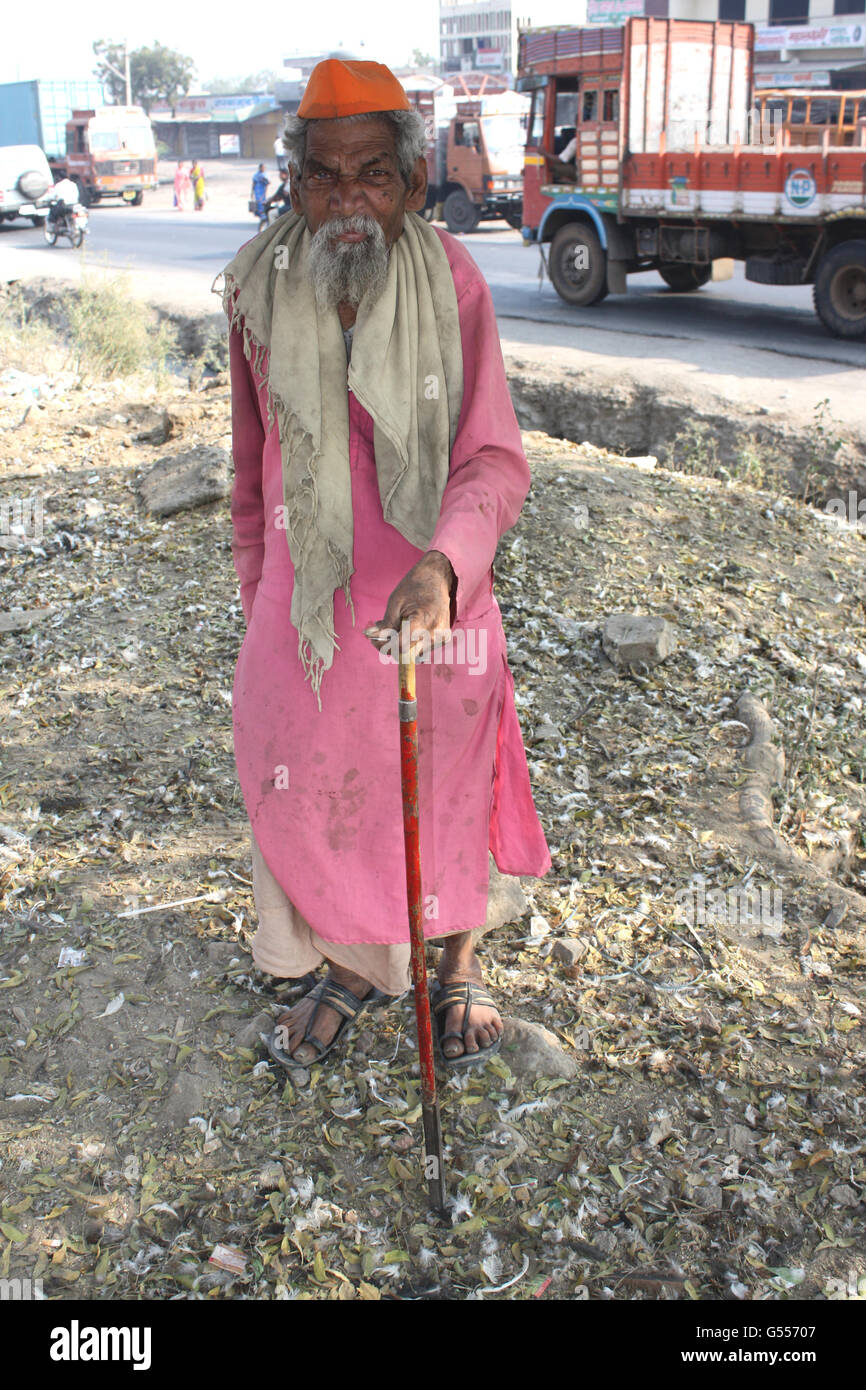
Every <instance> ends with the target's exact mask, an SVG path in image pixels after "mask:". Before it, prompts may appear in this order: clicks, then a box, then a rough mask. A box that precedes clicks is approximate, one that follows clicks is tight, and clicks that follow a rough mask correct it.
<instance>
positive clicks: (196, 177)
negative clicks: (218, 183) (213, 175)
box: [189, 160, 207, 212]
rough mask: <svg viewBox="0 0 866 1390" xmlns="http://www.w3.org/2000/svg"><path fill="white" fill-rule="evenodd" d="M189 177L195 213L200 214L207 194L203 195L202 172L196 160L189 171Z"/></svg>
mask: <svg viewBox="0 0 866 1390" xmlns="http://www.w3.org/2000/svg"><path fill="white" fill-rule="evenodd" d="M189 177H190V182H191V183H192V189H193V193H194V195H195V210H196V212H201V210H202V208H203V207H204V205H205V199H206V198H207V194H206V193H205V187H204V170H203V169H202V167H201V165H200V164H199V162H198V160H196V161H195V163H194V164H193V166H192V168H191V169H190V171H189Z"/></svg>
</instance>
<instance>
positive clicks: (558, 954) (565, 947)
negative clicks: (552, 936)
mask: <svg viewBox="0 0 866 1390" xmlns="http://www.w3.org/2000/svg"><path fill="white" fill-rule="evenodd" d="M588 949H589V948H588V946H587V944H586V942H585V941H583V940H581V939H580V938H578V940H576V941H575V940H573V939H572V938H571V937H560V938H559V940H558V941H554V943H553V950H552V951H551V955H552V956H553V959H554V960H557V961H559V963H560V965H565V966H567V967H568V968H569V969H575V968H576V967H577V965H578V963H579V962H580V961H582V960H583V958H584V956H585V955H586V953H587V950H588Z"/></svg>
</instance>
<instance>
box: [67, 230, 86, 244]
mask: <svg viewBox="0 0 866 1390" xmlns="http://www.w3.org/2000/svg"><path fill="white" fill-rule="evenodd" d="M70 240H71V241H72V245H73V246H74V247H76V249H77V248H78V247H79V246H83V245H84V231H83V230H82V228H81V227H77V228H76V230H75V231H74V232H73V233H72V236H71V238H70Z"/></svg>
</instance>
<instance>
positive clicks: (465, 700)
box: [223, 59, 550, 1067]
mask: <svg viewBox="0 0 866 1390" xmlns="http://www.w3.org/2000/svg"><path fill="white" fill-rule="evenodd" d="M346 117H351V118H352V119H351V120H347V119H345V118H346ZM287 143H288V154H289V164H290V166H291V171H292V172H291V197H292V208H293V215H292V216H289V217H284V218H282V219H280V221H279V222H278V223H275V224H274V225H273V226H272V227H270V228H269V229H268V230H267V231H266V232H262V233H261V234H260V235H258V236H257V237H255V238H253V240H252V241H250V242H248V243H247V244H246V245H245V246H244V247H242V249H241V250H240V252H239V253H238V254H237V256H235V258H234V260H233V261H232V262H231V263H230V264H229V265H228V266H227V267H226V270H225V285H224V290H223V304H224V307H225V309H226V312H227V314H228V316H229V323H230V330H231V331H230V334H229V342H230V362H231V379H232V429H233V438H234V447H233V453H234V468H235V481H234V486H233V492H232V504H231V509H232V526H233V531H232V550H233V556H234V563H235V568H236V572H237V575H238V579H239V582H240V596H241V605H242V608H243V613H244V617H245V620H246V623H247V629H246V635H245V637H244V641H243V644H242V647H241V652H240V655H239V658H238V663H237V670H236V673H235V682H234V696H233V713H234V731H235V757H236V762H237V768H238V775H239V779H240V784H241V789H242V792H243V796H244V801H245V804H246V808H247V812H248V815H249V818H250V822H251V832H252V841H251V849H252V881H253V893H254V898H255V905H256V911H257V915H258V930H257V932H256V935H255V938H254V940H253V944H252V949H253V957H254V960H255V962H256V964H257V966H258V967H259V968H260V969H261V970H263V971H267V972H269V973H270V974H272V975H275V976H279V977H288V978H298V977H300V976H303V975H305V974H307V973H308V972H310V971H312V970H315V969H316V968H317V967H318V966H319V965H320V964H321V963H322V962H323V961H324V962H326V963H327V966H328V974H327V977H326V978H325V979H324V980H323V981H322V982H320V983H319V984H318V985H316V987H315V988H314V989H313V990H311V991H310V992H309V993H308V994H306V995H305V996H304V997H303V998H302V999H301V1000H299V1001H298V1002H297V1003H296V1004H295V1005H294V1006H293V1007H292V1008H290V1009H288V1010H287V1011H285V1012H284V1013H282V1014H281V1015H280V1016H279V1017H278V1019H277V1021H276V1027H275V1029H274V1032H273V1034H272V1035H271V1038H270V1043H269V1050H270V1051H271V1055H272V1056H273V1057H275V1058H276V1059H277V1060H278V1061H280V1062H282V1063H283V1064H284V1065H287V1066H288V1065H298V1064H302V1065H309V1064H310V1063H312V1062H315V1061H317V1060H320V1059H322V1058H324V1057H325V1056H326V1055H327V1054H328V1053H329V1052H330V1051H331V1049H332V1048H333V1047H334V1046H335V1045H336V1044H337V1042H338V1040H339V1039H340V1037H341V1036H342V1034H343V1033H344V1030H345V1029H346V1028H347V1027H348V1025H349V1023H350V1022H351V1020H352V1019H354V1018H355V1017H356V1016H357V1014H358V1013H359V1012H360V1011H361V1010H362V1009H364V1008H365V1007H366V1006H369V1005H370V1003H371V1002H372V1001H373V1000H374V999H376V998H381V994H385V995H394V994H397V993H400V992H402V991H404V990H405V989H407V988H408V985H409V971H408V965H409V944H408V915H407V896H406V875H405V861H404V846H403V828H402V799H401V781H400V739H399V733H398V721H397V717H396V713H395V709H394V705H395V700H396V695H397V671H396V667H395V666H394V665H393V663H391V662H389V661H386V659H385V653H388V654H389V655H390V656H392V657H393V656H394V655H397V654H399V651H400V647H399V639H398V638H397V634H400V633H401V632H402V633H404V634H405V633H406V632H407V631H408V632H411V633H412V634H413V636H414V640H415V642H416V644H420V646H421V649H422V655H423V654H424V653H425V651H426V654H427V655H428V656H429V657H430V658H431V659H429V660H424V661H422V662H420V663H419V665H418V667H417V687H418V689H417V710H418V726H419V745H420V769H419V770H420V786H421V809H420V841H421V857H422V884H423V893H424V904H425V907H424V912H425V922H424V928H425V934H426V936H427V937H428V938H429V939H430V940H431V941H432V942H434V943H435V944H438V945H441V946H442V955H441V960H440V964H439V967H438V970H437V979H438V989H437V992H436V994H435V997H434V1000H433V1007H434V1013H435V1018H436V1026H437V1030H438V1035H439V1046H440V1051H441V1055H442V1057H443V1059H444V1061H445V1063H446V1065H448V1066H452V1067H456V1066H460V1065H467V1064H473V1063H478V1062H483V1061H484V1060H485V1059H486V1057H487V1056H489V1055H490V1053H491V1052H492V1051H494V1050H495V1049H496V1048H497V1047H498V1046H499V1043H500V1040H501V1034H502V1020H501V1017H500V1014H499V1011H498V1009H497V1007H496V1004H495V1002H494V1000H493V998H492V997H491V996H490V994H489V993H488V992H487V990H486V988H485V986H484V981H483V977H482V972H481V965H480V962H479V960H478V958H477V956H476V954H475V949H474V943H473V929H474V928H478V927H481V926H483V924H484V923H485V920H486V913H487V895H488V880H489V858H488V852H489V851H492V853H493V856H494V859H495V861H496V864H497V865H498V867H499V869H500V870H501V871H503V872H506V873H511V874H529V875H535V876H541V875H543V874H545V873H546V872H547V870H548V869H549V867H550V855H549V852H548V848H547V845H546V843H545V839H544V835H543V833H542V830H541V826H540V825H539V822H538V817H537V815H536V811H535V807H534V805H533V801H532V793H531V789H530V784H529V774H528V770H527V765H526V755H525V752H524V748H523V742H522V738H521V733H520V726H519V723H518V719H517V713H516V709H515V703H514V682H513V679H512V676H511V673H510V670H509V668H508V664H507V660H506V649H505V638H504V634H503V629H502V620H501V615H500V612H499V607H498V605H497V603H496V600H495V598H494V596H493V589H492V582H493V570H492V565H493V559H494V554H495V551H496V544H497V541H498V539H499V537H500V536H501V535H502V534H503V532H505V531H506V530H507V529H508V528H509V527H510V526H512V525H513V524H514V522H515V521H516V519H517V517H518V515H519V512H520V509H521V506H522V504H523V501H524V499H525V497H526V495H527V492H528V490H529V485H530V473H529V468H528V465H527V463H526V459H525V456H524V453H523V449H522V445H521V441H520V431H519V429H518V425H517V421H516V419H515V416H514V410H513V408H512V405H511V399H510V396H509V393H508V385H507V382H506V378H505V370H504V366H503V362H502V352H501V348H500V345H499V337H498V332H497V326H496V318H495V315H494V311H493V304H492V301H491V297H490V292H489V290H488V288H487V286H486V284H485V282H484V280H483V278H482V276H481V273H480V271H479V270H478V268H477V266H476V264H475V262H474V260H473V259H472V257H471V256H470V255H469V253H468V252H467V251H465V250H464V248H463V247H462V245H461V244H460V242H459V241H458V240H457V239H456V238H454V237H451V236H449V235H448V233H447V232H445V231H441V230H440V229H439V228H434V227H433V226H431V225H430V224H428V223H426V222H425V221H424V219H423V218H422V217H420V216H419V213H420V211H421V209H422V208H423V207H424V202H425V196H426V185H427V168H426V162H425V157H424V155H425V148H426V140H425V134H424V123H423V120H422V118H421V117H420V116H418V115H417V113H415V112H412V111H411V110H410V109H409V103H408V100H407V98H406V95H405V93H404V91H403V88H402V87H401V86H400V84H399V82H398V81H397V79H396V78H395V77H394V75H393V74H392V73H391V72H390V71H389V70H388V69H387V68H385V67H383V66H381V65H380V64H378V63H370V62H355V61H352V62H345V63H344V62H341V61H339V60H337V59H328V60H326V61H324V62H322V63H320V64H319V65H318V66H317V67H316V68H315V69H314V71H313V73H312V75H311V77H310V80H309V83H308V85H307V88H306V92H305V94H304V98H303V100H302V102H301V105H300V107H299V110H298V113H297V116H293V117H290V118H289V121H288V131H287ZM275 266H276V267H277V269H276V271H275V269H274V267H275ZM350 581H351V583H350ZM338 590H341V591H342V594H338V592H337V591H338ZM404 624H406V625H407V626H406V628H404V626H403V625H404ZM434 634H435V637H434ZM449 634H450V640H447V639H448V637H449ZM395 648H396V649H395ZM440 658H441V659H440Z"/></svg>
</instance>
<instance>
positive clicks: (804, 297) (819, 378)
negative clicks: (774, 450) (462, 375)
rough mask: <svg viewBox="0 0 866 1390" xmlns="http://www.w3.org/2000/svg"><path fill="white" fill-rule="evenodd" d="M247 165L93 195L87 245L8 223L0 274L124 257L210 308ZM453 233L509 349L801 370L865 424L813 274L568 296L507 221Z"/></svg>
mask: <svg viewBox="0 0 866 1390" xmlns="http://www.w3.org/2000/svg"><path fill="white" fill-rule="evenodd" d="M254 167H255V166H254V164H253V163H252V161H244V162H242V163H237V164H228V163H227V162H226V163H224V164H219V165H218V164H213V165H211V166H210V169H208V168H206V173H207V174H208V180H209V183H208V186H209V201H208V203H207V206H206V207H205V209H204V211H203V212H201V213H193V212H189V213H178V212H177V211H175V210H174V209H173V207H172V189H171V186H170V185H163V186H161V187H160V188H159V189H158V190H157V191H156V192H154V193H152V194H147V195H146V196H145V201H144V203H143V205H142V206H141V207H138V208H133V207H128V206H123V205H118V204H115V203H110V204H104V205H100V206H98V207H96V208H94V209H92V210H91V216H90V234H89V236H88V240H87V244H86V247H85V254H84V257H83V259H82V257H81V255H80V254H79V253H77V252H74V251H72V250H71V249H70V248H68V246H67V245H66V244H64V245H62V246H58V247H55V248H49V247H47V246H46V245H45V243H44V239H43V237H42V233H41V231H38V230H37V229H34V228H32V227H31V226H30V225H29V224H22V223H14V224H9V223H4V224H2V225H0V279H2V280H8V279H14V278H19V277H21V278H30V277H32V276H37V275H38V276H42V275H46V276H63V277H68V278H77V277H78V276H79V275H80V273H81V267H82V264H83V265H84V266H90V267H92V268H95V269H97V270H107V269H112V268H113V269H125V270H128V271H129V273H130V277H131V287H132V289H133V291H134V292H135V293H137V294H139V295H141V296H142V297H143V298H147V299H150V300H154V301H157V302H162V303H163V304H166V305H172V306H174V307H175V308H177V309H179V310H183V311H187V312H197V313H202V312H216V311H218V309H219V304H218V301H217V298H216V296H214V295H212V294H211V293H210V286H211V284H212V281H213V279H214V277H215V276H216V275H217V273H218V272H219V271H220V269H221V268H222V267H223V266H224V265H225V264H226V263H227V261H229V260H230V259H231V257H232V255H233V254H234V252H235V251H236V249H237V248H238V247H239V246H240V245H241V244H242V243H243V242H244V241H246V240H248V239H249V237H250V236H251V235H253V234H254V232H255V220H254V218H253V217H252V216H250V215H249V214H248V213H247V212H246V199H247V197H248V194H249V179H250V177H251V174H252V171H253V169H254ZM463 241H464V244H465V245H466V246H467V247H468V249H469V250H470V252H471V253H472V255H473V256H474V257H475V259H476V261H477V262H478V264H479V266H480V268H481V270H482V271H483V273H484V275H485V277H486V278H487V281H488V283H489V285H490V287H491V291H492V294H493V301H494V305H495V307H496V312H497V317H498V319H499V322H500V331H501V334H502V337H503V341H504V344H506V343H507V345H508V349H510V350H511V351H515V350H525V352H526V353H529V354H531V355H534V356H538V351H539V349H541V348H548V347H549V348H552V349H556V350H558V351H559V352H560V354H562V353H566V354H567V353H569V352H574V353H576V354H578V355H582V356H584V357H586V356H587V355H589V356H590V357H591V358H593V359H594V360H597V361H598V362H602V361H608V362H609V363H610V364H611V365H612V366H616V364H617V363H619V364H621V363H622V362H623V359H629V360H630V361H636V362H637V363H646V362H647V361H648V360H649V359H653V360H654V361H656V362H657V361H659V360H660V359H663V360H664V361H666V362H671V363H674V364H680V366H682V367H683V369H685V370H688V371H689V372H690V374H691V376H692V378H694V374H695V369H697V371H698V372H699V373H700V374H706V376H707V381H706V384H707V386H708V388H709V389H713V390H720V391H721V392H722V394H724V393H725V391H727V390H729V389H730V388H729V387H728V386H726V385H725V382H727V381H729V379H733V378H736V379H737V391H736V392H735V394H737V393H739V395H740V396H742V394H743V392H744V391H748V389H749V383H750V382H751V381H752V380H753V379H754V378H755V377H756V376H757V377H758V378H760V379H761V380H762V381H763V382H766V381H767V380H768V379H772V378H775V377H782V378H785V379H789V380H793V381H794V382H795V383H797V382H805V383H806V385H807V394H808V401H806V400H805V399H804V401H803V402H801V403H802V404H804V405H808V407H809V408H810V409H812V408H814V406H815V405H816V404H817V402H818V401H820V400H821V399H822V398H823V395H824V394H829V395H830V396H831V398H833V399H834V406H835V404H836V398H838V402H839V409H838V411H837V412H836V413H837V414H838V418H840V419H841V420H845V421H846V422H847V423H850V424H852V425H857V426H858V427H862V428H864V430H866V405H863V404H861V402H862V401H863V400H864V399H866V390H864V388H866V375H863V376H861V373H864V372H866V343H851V342H845V341H842V340H840V339H836V338H832V337H830V336H829V335H828V334H827V332H826V331H825V329H824V327H823V325H822V324H821V323H820V321H819V320H818V318H817V316H816V315H815V313H814V311H813V309H812V293H811V289H810V288H809V287H799V286H796V287H775V286H766V285H753V284H750V283H749V282H747V281H746V280H745V279H744V277H743V270H742V266H741V265H737V266H736V268H735V274H734V278H733V279H732V280H729V281H722V282H719V283H714V284H709V285H706V286H704V287H703V289H701V290H699V291H697V292H695V293H693V294H685V295H677V294H673V293H671V291H669V290H668V289H667V287H666V286H665V285H664V283H663V282H662V280H661V278H660V277H659V276H658V275H656V274H655V273H652V272H650V273H646V274H643V275H638V276H632V277H630V280H629V289H628V293H627V294H625V295H610V296H609V297H608V298H607V299H606V300H605V301H604V303H603V304H600V305H598V306H597V307H595V308H587V309H576V308H572V307H570V306H568V305H566V304H564V303H563V302H562V301H561V300H560V299H559V297H558V295H557V294H556V292H555V290H554V289H553V286H552V285H551V284H550V282H549V280H544V281H543V282H540V281H539V277H538V269H539V252H538V250H537V248H535V247H526V246H524V245H523V244H522V242H521V239H520V237H519V235H518V233H517V232H514V231H512V230H511V229H510V228H508V227H506V226H505V224H504V223H490V224H482V226H481V227H480V228H479V229H478V230H477V231H476V232H474V233H473V234H471V235H469V236H466V237H464V238H463ZM678 369H679V368H678V367H677V370H678ZM692 384H694V380H693V383H692ZM788 394H791V395H793V396H794V397H797V398H798V399H799V395H800V393H799V387H797V388H796V389H795V390H794V391H793V392H791V393H788V392H783V393H782V395H783V397H785V396H787V395H788ZM854 397H856V399H855V398H854ZM762 399H763V397H762Z"/></svg>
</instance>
